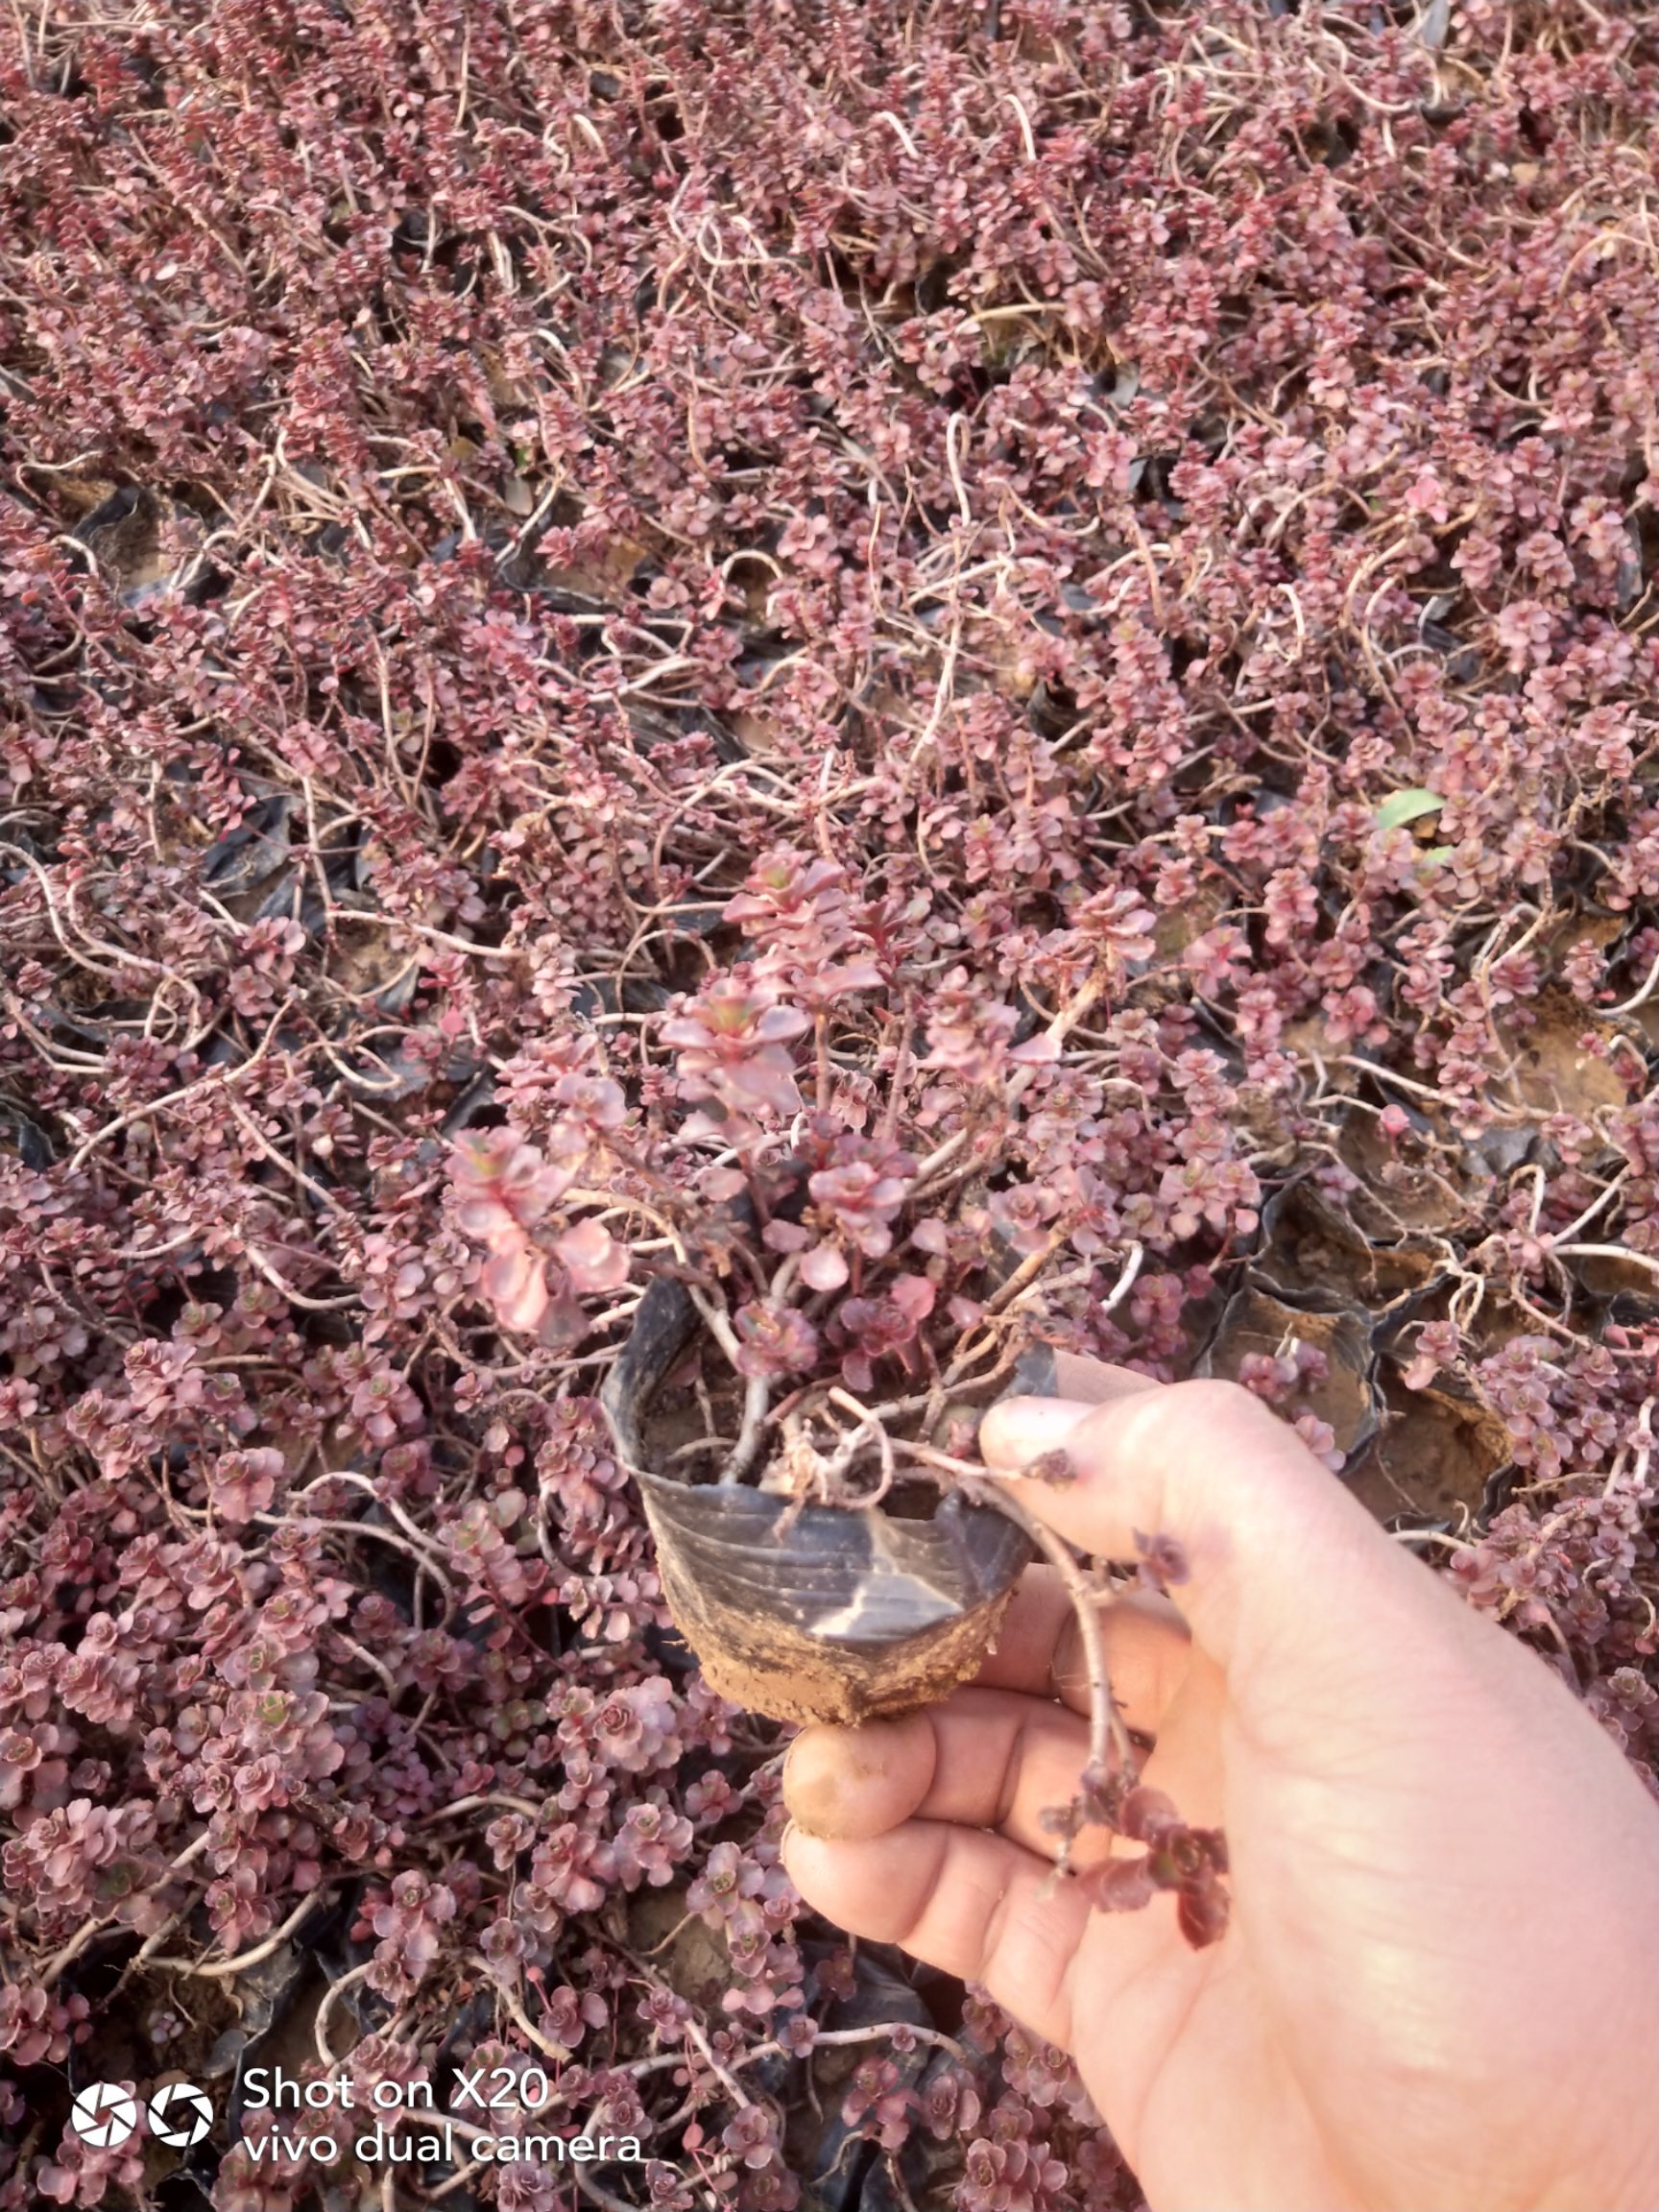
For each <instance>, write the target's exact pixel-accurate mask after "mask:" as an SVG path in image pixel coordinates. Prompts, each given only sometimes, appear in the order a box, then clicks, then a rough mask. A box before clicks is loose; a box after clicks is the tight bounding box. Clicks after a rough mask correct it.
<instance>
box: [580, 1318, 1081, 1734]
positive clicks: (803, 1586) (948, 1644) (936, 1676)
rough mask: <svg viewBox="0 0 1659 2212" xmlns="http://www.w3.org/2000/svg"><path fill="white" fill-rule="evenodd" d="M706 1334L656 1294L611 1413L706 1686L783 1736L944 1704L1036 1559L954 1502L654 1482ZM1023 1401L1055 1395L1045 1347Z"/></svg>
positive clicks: (1024, 1367)
mask: <svg viewBox="0 0 1659 2212" xmlns="http://www.w3.org/2000/svg"><path fill="white" fill-rule="evenodd" d="M702 1326H703V1324H702V1321H701V1318H700V1316H699V1315H698V1312H697V1310H696V1307H695V1306H694V1305H693V1303H692V1301H691V1298H690V1296H689V1295H688V1293H687V1292H686V1290H685V1287H684V1286H682V1285H681V1284H679V1283H676V1282H673V1281H671V1280H670V1279H668V1278H666V1277H659V1278H658V1280H657V1281H656V1282H654V1283H653V1284H652V1285H651V1286H650V1288H649V1289H648V1290H647V1291H646V1293H645V1295H644V1297H643V1298H642V1299H641V1300H640V1302H639V1307H638V1310H637V1313H636V1315H635V1319H634V1329H633V1333H632V1334H631V1335H630V1337H629V1339H628V1342H627V1344H626V1345H625V1346H624V1347H623V1350H622V1351H621V1353H620V1354H619V1355H618V1357H617V1358H616V1360H615V1363H614V1364H613V1367H612V1369H611V1373H610V1375H609V1376H608V1377H607V1379H606V1382H605V1384H604V1387H603V1389H602V1391H601V1393H600V1397H601V1402H602V1404H603V1406H604V1407H605V1411H606V1414H607V1416H608V1418H609V1420H610V1423H611V1427H612V1431H613V1435H614V1437H615V1440H616V1445H617V1449H618V1451H619V1452H620V1454H621V1456H622V1459H623V1462H624V1464H625V1465H626V1466H627V1467H628V1469H629V1470H630V1472H631V1473H632V1474H633V1475H634V1477H635V1479H636V1480H637V1482H638V1484H639V1489H640V1495H641V1497H642V1499H643V1501H644V1505H645V1514H646V1519H647V1520H648V1522H649V1523H650V1527H651V1532H652V1534H653V1536H654V1537H655V1539H656V1543H657V1560H658V1569H659V1572H660V1574H661V1577H662V1589H663V1595H664V1596H665V1598H666V1599H667V1601H668V1608H669V1611H670V1612H671V1613H672V1614H673V1616H674V1621H675V1624H676V1626H677V1627H678V1628H679V1630H680V1632H681V1634H682V1635H683V1636H684V1637H685V1641H686V1643H687V1644H688V1645H689V1646H690V1647H691V1648H692V1650H693V1651H695V1652H696V1654H697V1658H698V1660H699V1662H700V1664H701V1666H702V1669H703V1672H704V1674H705V1675H706V1676H707V1678H708V1680H709V1683H710V1685H711V1686H712V1687H713V1688H714V1689H715V1690H717V1691H718V1692H719V1693H720V1695H722V1696H723V1697H728V1698H730V1699H731V1700H732V1701H733V1704H738V1705H743V1706H746V1707H748V1709H749V1710H750V1711H751V1712H755V1713H761V1714H765V1715H767V1716H769V1717H770V1718H771V1719H776V1720H836V1721H843V1722H854V1721H859V1720H867V1719H874V1718H876V1717H877V1716H878V1715H882V1714H897V1713H906V1712H910V1711H912V1710H914V1709H915V1708H916V1707H918V1706H921V1705H926V1704H930V1703H931V1702H932V1701H933V1700H934V1699H935V1698H939V1697H943V1696H945V1695H947V1694H948V1693H949V1692H950V1690H952V1689H954V1688H955V1687H956V1685H957V1684H958V1683H959V1682H964V1681H966V1680H968V1679H969V1677H970V1676H972V1675H973V1674H974V1673H975V1672H976V1671H977V1670H978V1667H979V1664H980V1661H981V1660H982V1659H983V1658H984V1656H985V1654H986V1652H987V1651H988V1650H989V1649H990V1648H991V1647H992V1645H993V1644H994V1642H995V1639H996V1634H997V1629H998V1623H999V1622H1000V1621H1001V1618H1002V1614H1003V1612H1004V1610H1005V1608H1006V1606H1007V1603H1008V1599H1009V1598H1010V1596H1011V1595H1012V1592H1013V1589H1014V1584H1015V1582H1016V1581H1017V1580H1018V1579H1019V1576H1020V1574H1021V1571H1022V1568H1024V1567H1025V1565H1026V1564H1027V1563H1028V1561H1029V1560H1030V1558H1031V1546H1030V1543H1029V1540H1028V1539H1027V1537H1026V1536H1025V1534H1024V1532H1023V1531H1022V1529H1021V1528H1019V1527H1016V1526H1015V1524H1014V1523H1013V1522H1011V1521H1009V1520H1007V1519H1005V1518H1004V1517H1003V1516H1002V1515H1001V1514H1000V1513H998V1512H996V1511H994V1510H993V1509H991V1508H990V1507H988V1506H982V1505H970V1504H968V1503H966V1501H965V1500H964V1499H962V1498H961V1497H960V1496H957V1495H954V1494H952V1495H947V1496H945V1497H943V1498H938V1497H937V1494H934V1496H933V1497H931V1498H929V1499H928V1501H927V1503H926V1505H923V1506H921V1507H920V1508H912V1509H907V1508H906V1506H905V1504H904V1503H903V1502H900V1503H899V1504H898V1509H892V1510H890V1509H889V1508H888V1507H887V1506H885V1505H877V1506H868V1507H865V1508H863V1509H854V1510H845V1509H843V1508H841V1507H838V1506H832V1505H811V1504H807V1505H802V1504H801V1503H799V1502H798V1501H791V1500H790V1499H787V1498H783V1497H779V1496H775V1495H773V1494H771V1493H769V1492H766V1491H762V1490H757V1489H752V1488H749V1487H747V1486H745V1485H742V1484H733V1485H731V1486H728V1487H721V1486H719V1485H716V1484H713V1483H697V1482H689V1481H685V1480H683V1479H680V1478H678V1477H676V1476H673V1475H669V1474H666V1473H664V1472H661V1470H659V1469H654V1468H653V1467H652V1466H651V1465H650V1464H649V1461H650V1458H651V1455H652V1446H651V1442H650V1438H649V1435H648V1432H647V1429H648V1421H649V1416H650V1413H651V1408H652V1405H653V1402H654V1401H655V1399H656V1398H657V1395H658V1393H659V1391H660V1389H661V1385H662V1383H664V1381H665V1380H666V1379H667V1377H668V1375H669V1372H670V1370H671V1369H672V1368H673V1367H674V1366H675V1365H676V1363H677V1362H678V1361H679V1360H680V1358H682V1357H683V1355H684V1354H685V1351H686V1350H687V1349H688V1348H689V1346H690V1344H691V1342H692V1340H693V1338H694V1337H695V1335H696V1334H697V1333H698V1331H699V1330H700V1329H701V1328H702ZM1012 1388H1013V1389H1017V1390H1019V1391H1022V1392H1023V1393H1025V1394H1026V1395H1033V1394H1035V1395H1042V1396H1052V1395H1053V1394H1054V1388H1055V1383H1054V1363H1053V1356H1052V1354H1051V1353H1049V1352H1048V1351H1047V1350H1046V1347H1044V1348H1040V1349H1039V1350H1038V1351H1037V1352H1035V1353H1032V1354H1028V1355H1027V1356H1026V1358H1024V1359H1023V1360H1022V1362H1021V1365H1020V1368H1019V1370H1018V1371H1017V1376H1016V1381H1015V1383H1014V1384H1013V1385H1012ZM919 1487H922V1486H919ZM924 1514H925V1515H926V1517H922V1515H924Z"/></svg>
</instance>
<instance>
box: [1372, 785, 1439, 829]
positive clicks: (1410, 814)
mask: <svg viewBox="0 0 1659 2212" xmlns="http://www.w3.org/2000/svg"><path fill="white" fill-rule="evenodd" d="M1445 804H1446V802H1445V800H1444V799H1442V798H1441V796H1440V794H1439V792H1438V791H1425V790H1423V789H1422V788H1421V787H1420V786H1419V787H1418V788H1417V789H1415V790H1411V791H1395V792H1393V793H1391V794H1390V796H1389V797H1388V798H1386V799H1384V800H1383V804H1382V805H1381V806H1379V807H1378V809H1377V827H1378V829H1404V828H1405V826H1406V824H1407V822H1415V821H1416V820H1417V818H1418V816H1419V815H1420V814H1432V813H1434V812H1436V811H1437V809H1438V808H1440V807H1442V806H1444V805H1445Z"/></svg>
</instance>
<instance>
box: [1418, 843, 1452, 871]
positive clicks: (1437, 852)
mask: <svg viewBox="0 0 1659 2212" xmlns="http://www.w3.org/2000/svg"><path fill="white" fill-rule="evenodd" d="M1455 850H1456V848H1455V846H1451V845H1431V846H1430V847H1429V849H1428V851H1427V852H1426V853H1419V854H1418V855H1417V865H1418V867H1419V868H1422V867H1425V866H1427V865H1428V864H1429V863H1430V862H1432V863H1433V864H1434V866H1435V867H1437V868H1444V867H1445V865H1446V863H1447V861H1448V860H1450V859H1451V857H1452V854H1453V853H1454V852H1455Z"/></svg>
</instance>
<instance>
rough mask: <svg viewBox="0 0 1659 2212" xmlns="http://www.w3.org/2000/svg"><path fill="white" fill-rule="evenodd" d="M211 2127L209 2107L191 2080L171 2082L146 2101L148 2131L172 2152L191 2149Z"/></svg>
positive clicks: (211, 2112)
mask: <svg viewBox="0 0 1659 2212" xmlns="http://www.w3.org/2000/svg"><path fill="white" fill-rule="evenodd" d="M212 2125H213V2106H212V2104H211V2103H210V2101H209V2099H208V2097H207V2093H206V2091H205V2090H203V2089H198V2088H197V2086H196V2084H195V2083H194V2082H193V2081H173V2082H170V2083H169V2084H168V2086H167V2087H166V2088H165V2089H157V2090H156V2094H155V2096H154V2097H152V2098H151V2100H150V2132H151V2134H152V2135H154V2136H155V2138H156V2142H157V2143H167V2144H170V2145H171V2146H172V2147H173V2149H174V2150H176V2151H189V2150H193V2149H194V2148H195V2146H196V2145H197V2144H198V2143H200V2142H202V2141H203V2139H204V2137H205V2136H206V2134H207V2131H208V2129H209V2128H211V2127H212Z"/></svg>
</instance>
